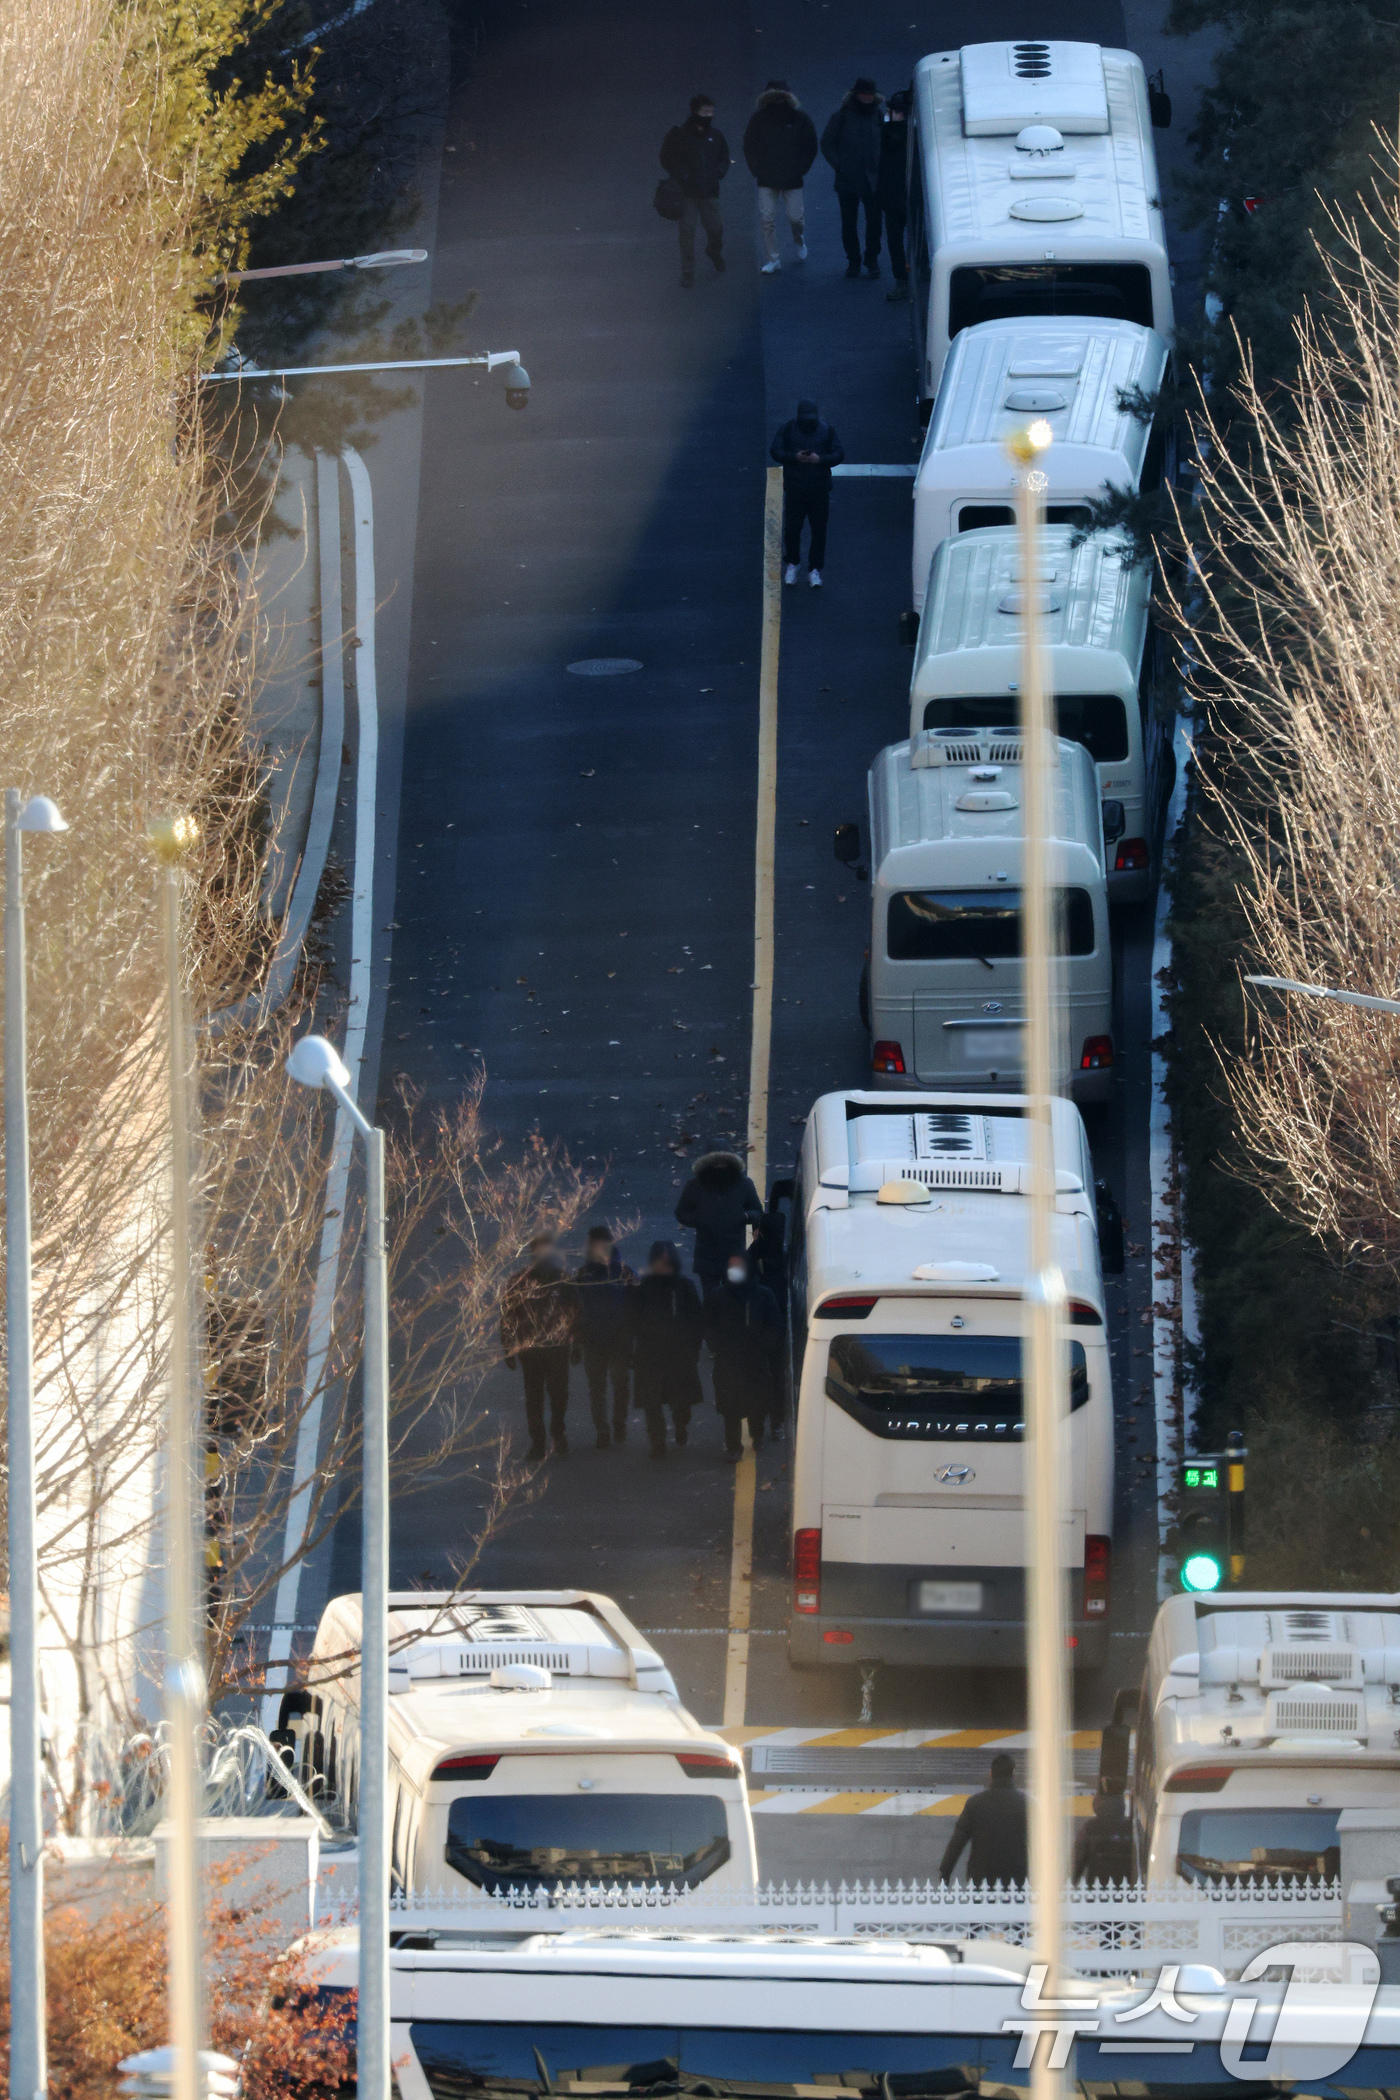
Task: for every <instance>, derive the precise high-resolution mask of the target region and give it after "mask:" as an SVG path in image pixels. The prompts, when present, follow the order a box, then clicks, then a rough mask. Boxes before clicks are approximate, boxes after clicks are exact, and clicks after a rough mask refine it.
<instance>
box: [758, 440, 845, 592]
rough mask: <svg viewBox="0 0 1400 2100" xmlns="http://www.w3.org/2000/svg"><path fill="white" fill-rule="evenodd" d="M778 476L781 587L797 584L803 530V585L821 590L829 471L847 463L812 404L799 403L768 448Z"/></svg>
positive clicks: (841, 449)
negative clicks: (805, 537) (806, 537)
mask: <svg viewBox="0 0 1400 2100" xmlns="http://www.w3.org/2000/svg"><path fill="white" fill-rule="evenodd" d="M769 455H770V457H771V458H772V459H773V460H774V461H775V462H776V463H777V465H778V466H780V467H781V468H782V470H783V562H784V568H783V582H784V583H796V581H797V572H798V570H799V569H800V568H801V566H802V527H803V525H804V523H805V524H807V525H809V526H810V528H811V537H810V540H809V543H808V549H807V581H808V583H809V585H810V586H811V588H812V589H813V590H819V589H820V588H821V580H822V570H823V569H824V568H825V567H826V521H827V514H828V512H829V510H830V508H831V470H832V468H833V467H839V466H840V464H841V462H842V460H843V459H844V458H845V457H846V454H845V449H844V447H843V446H842V443H841V440H840V438H839V437H837V435H836V432H835V431H834V430H833V429H832V427H831V425H830V423H823V421H822V420H821V417H820V415H819V414H818V413H817V404H816V402H815V401H799V402H798V404H797V414H796V415H795V416H794V417H793V419H792V421H791V422H790V423H784V425H783V427H782V429H781V430H780V431H779V432H778V434H777V436H776V437H775V438H774V440H773V442H772V444H771V446H770V447H769Z"/></svg>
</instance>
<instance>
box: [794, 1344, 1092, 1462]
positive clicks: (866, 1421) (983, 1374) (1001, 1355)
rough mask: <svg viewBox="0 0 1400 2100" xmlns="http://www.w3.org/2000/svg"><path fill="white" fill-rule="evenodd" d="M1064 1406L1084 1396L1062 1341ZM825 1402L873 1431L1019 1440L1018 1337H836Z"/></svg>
mask: <svg viewBox="0 0 1400 2100" xmlns="http://www.w3.org/2000/svg"><path fill="white" fill-rule="evenodd" d="M1066 1353H1067V1357H1068V1362H1069V1390H1070V1407H1071V1409H1074V1408H1079V1407H1083V1406H1084V1404H1085V1402H1086V1401H1087V1400H1088V1398H1089V1371H1088V1364H1087V1361H1086V1359H1085V1355H1084V1346H1083V1344H1082V1343H1081V1342H1070V1343H1068V1344H1067V1348H1066ZM826 1392H827V1398H828V1399H829V1400H834V1401H835V1402H836V1405H837V1406H838V1407H839V1408H841V1409H843V1410H844V1412H845V1413H846V1414H848V1415H851V1416H852V1417H853V1418H854V1419H855V1420H856V1421H857V1422H859V1423H860V1424H861V1426H862V1427H863V1428H865V1429H869V1430H870V1431H871V1432H872V1433H873V1434H874V1435H876V1436H883V1437H910V1438H913V1439H915V1440H922V1441H924V1442H927V1443H954V1444H966V1443H971V1444H1019V1443H1020V1441H1021V1438H1022V1435H1023V1433H1024V1429H1025V1423H1024V1420H1023V1416H1024V1412H1025V1410H1024V1402H1023V1394H1022V1386H1021V1339H1020V1336H1019V1335H1014V1334H838V1335H837V1336H836V1337H835V1339H834V1340H833V1342H832V1344H831V1352H830V1355H829V1356H828V1358H827V1376H826Z"/></svg>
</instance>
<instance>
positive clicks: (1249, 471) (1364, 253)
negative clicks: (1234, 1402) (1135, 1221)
mask: <svg viewBox="0 0 1400 2100" xmlns="http://www.w3.org/2000/svg"><path fill="white" fill-rule="evenodd" d="M1396 175H1397V164H1396V157H1395V154H1394V152H1393V151H1392V150H1391V149H1389V148H1386V149H1385V163H1384V166H1383V169H1382V174H1381V177H1380V179H1379V180H1378V182H1377V185H1376V191H1375V200H1374V202H1373V204H1372V205H1371V206H1370V208H1369V209H1368V210H1367V212H1366V213H1365V214H1364V215H1363V216H1362V217H1360V218H1358V219H1356V220H1349V219H1347V218H1345V217H1344V216H1343V215H1342V214H1341V213H1340V212H1339V211H1337V210H1334V211H1333V214H1332V220H1333V233H1334V235H1335V250H1336V256H1335V259H1333V260H1329V261H1328V262H1327V273H1328V279H1329V296H1328V299H1327V301H1326V303H1325V304H1324V305H1323V306H1322V307H1321V308H1320V310H1318V311H1316V312H1305V313H1304V314H1303V316H1302V317H1301V319H1300V320H1299V321H1298V323H1297V335H1298V346H1299V377H1298V383H1297V386H1296V388H1295V389H1294V390H1293V391H1292V392H1291V393H1290V394H1289V395H1288V397H1287V398H1286V399H1283V400H1280V399H1279V398H1278V397H1277V396H1274V397H1272V398H1271V399H1266V398H1265V394H1264V391H1263V389H1262V387H1261V386H1260V384H1259V383H1258V382H1257V381H1256V379H1255V376H1254V373H1253V370H1252V368H1251V366H1250V364H1249V360H1248V356H1247V353H1242V354H1244V357H1245V377H1244V380H1243V382H1242V384H1241V387H1240V390H1239V398H1238V402H1237V404H1236V406H1235V415H1234V421H1233V434H1232V446H1233V450H1232V449H1229V448H1227V447H1226V446H1225V445H1224V444H1223V443H1222V442H1220V440H1219V437H1218V433H1216V432H1214V431H1213V430H1208V431H1207V435H1208V436H1209V437H1210V438H1211V439H1212V444H1211V446H1210V449H1209V452H1208V455H1207V457H1206V461H1205V465H1204V468H1203V496H1204V503H1203V510H1202V521H1203V529H1204V535H1205V542H1204V547H1203V549H1202V552H1201V574H1200V576H1199V578H1198V581H1199V584H1200V588H1201V593H1202V606H1201V610H1200V613H1199V616H1198V617H1197V618H1196V619H1195V621H1194V623H1193V627H1192V632H1191V635H1190V638H1189V639H1190V646H1191V647H1192V649H1193V650H1194V652H1195V654H1196V657H1197V659H1198V665H1199V668H1198V670H1197V673H1196V678H1195V683H1196V687H1197V691H1198V695H1199V697H1200V699H1201V700H1202V702H1203V704H1204V705H1205V706H1206V707H1207V709H1208V710H1209V711H1210V715H1211V718H1212V719H1213V721H1214V724H1215V727H1216V732H1217V734H1216V735H1215V737H1214V738H1213V739H1212V740H1211V741H1210V742H1209V743H1207V744H1206V745H1205V746H1204V747H1203V751H1202V754H1201V764H1202V777H1203V784H1204V787H1205V790H1206V796H1207V801H1206V805H1205V806H1206V815H1207V821H1208V822H1210V823H1211V824H1213V825H1214V826H1215V827H1216V828H1217V829H1218V830H1219V831H1220V832H1221V833H1222V834H1223V836H1224V838H1225V839H1226V841H1227V842H1228V843H1229V845H1230V846H1231V848H1232V849H1233V850H1234V851H1236V852H1237V854H1238V855H1239V857H1240V861H1241V865H1242V867H1243V869H1244V879H1243V881H1242V883H1241V885H1240V889H1239V896H1240V902H1241V907H1242V909H1243V912H1244V915H1245V919H1246V922H1247V928H1248V934H1249V947H1250V949H1251V950H1252V953H1251V955H1250V961H1249V965H1248V967H1249V968H1250V969H1251V970H1253V971H1256V972H1258V973H1260V974H1265V975H1270V976H1277V977H1287V978H1292V979H1295V980H1298V981H1300V982H1303V983H1311V984H1322V985H1332V986H1337V987H1341V988H1345V989H1349V990H1353V991H1362V992H1373V993H1381V994H1383V995H1385V996H1390V997H1393V996H1395V995H1396V994H1397V992H1400V910H1397V894H1398V893H1400V305H1398V304H1397V284H1398V283H1400V277H1398V275H1397V273H1400V197H1397V191H1396ZM1242 424H1243V425H1244V426H1245V427H1247V430H1248V435H1249V443H1248V445H1247V446H1246V445H1244V444H1242V443H1241V442H1240V431H1241V425H1242ZM1397 1026H1400V1023H1397V1021H1396V1020H1395V1019H1386V1018H1383V1017H1380V1016H1377V1015H1373V1014H1367V1013H1365V1012H1363V1011H1360V1010H1357V1009H1354V1008H1347V1007H1342V1006H1337V1005H1333V1004H1329V1003H1327V1002H1324V1001H1320V1000H1305V999H1301V998H1298V997H1296V996H1294V997H1289V996H1280V997H1275V996H1274V995H1272V994H1265V995H1263V996H1262V997H1260V998H1259V999H1258V1000H1257V1002H1254V1003H1253V1008H1252V1025H1251V1031H1250V1037H1249V1040H1248V1043H1247V1046H1246V1051H1245V1054H1244V1056H1243V1057H1240V1056H1233V1055H1232V1056H1227V1055H1225V1054H1224V1053H1223V1051H1222V1053H1221V1067H1222V1071H1223V1074H1224V1083H1225V1087H1226V1089H1227V1091H1228V1096H1229V1100H1230V1103H1231V1106H1232V1108H1233V1111H1234V1115H1235V1118H1236V1121H1237V1126H1238V1129H1239V1133H1240V1136H1241V1140H1242V1143H1243V1145H1244V1148H1245V1152H1246V1155H1247V1158H1248V1162H1249V1172H1250V1174H1251V1175H1252V1177H1253V1178H1254V1179H1256V1180H1257V1183H1258V1185H1259V1187H1260V1188H1261V1190H1262V1191H1263V1193H1264V1194H1265V1196H1266V1197H1267V1199H1268V1200H1269V1202H1270V1203H1271V1204H1273V1205H1274V1206H1275V1207H1276V1208H1277V1209H1279V1210H1280V1211H1282V1212H1283V1213H1284V1214H1286V1215H1288V1216H1290V1217H1292V1218H1295V1219H1297V1220H1299V1221H1300V1222H1301V1223H1302V1224H1303V1225H1304V1226H1305V1227H1306V1228H1307V1229H1308V1230H1309V1231H1311V1232H1313V1233H1316V1234H1318V1235H1320V1236H1321V1237H1323V1238H1324V1239H1326V1240H1327V1241H1328V1242H1330V1243H1331V1244H1332V1246H1333V1247H1334V1248H1336V1249H1337V1250H1338V1252H1339V1253H1340V1254H1342V1255H1343V1256H1345V1257H1347V1258H1349V1259H1351V1260H1353V1261H1356V1262H1359V1263H1361V1264H1363V1265H1367V1264H1369V1265H1371V1266H1374V1267H1376V1268H1378V1269H1380V1270H1381V1271H1389V1272H1392V1273H1393V1272H1394V1270H1395V1268H1396V1266H1397V1264H1398V1263H1400V1068H1397V1061H1396V1051H1397V1045H1398V1044H1400V1037H1397Z"/></svg>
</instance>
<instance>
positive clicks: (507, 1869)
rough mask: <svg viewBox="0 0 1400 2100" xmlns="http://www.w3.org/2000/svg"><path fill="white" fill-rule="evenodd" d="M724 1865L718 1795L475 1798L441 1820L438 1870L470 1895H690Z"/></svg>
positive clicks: (724, 1826) (723, 1820) (725, 1836)
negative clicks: (605, 1889)
mask: <svg viewBox="0 0 1400 2100" xmlns="http://www.w3.org/2000/svg"><path fill="white" fill-rule="evenodd" d="M728 1858H729V1819H728V1816H727V1814H726V1811H725V1806H724V1803H723V1801H721V1800H720V1798H719V1796H718V1795H717V1794H589V1795H588V1796H586V1797H583V1796H577V1795H573V1794H474V1795H462V1796H461V1797H460V1798H459V1799H458V1800H456V1801H454V1802H453V1803H452V1806H451V1808H450V1809H449V1810H448V1815H447V1864H448V1866H449V1867H452V1868H454V1869H455V1871H456V1872H457V1873H458V1874H464V1875H465V1876H466V1878H467V1880H468V1881H474V1882H475V1883H476V1884H477V1886H478V1887H479V1888H484V1889H490V1890H493V1891H495V1890H500V1889H508V1888H537V1887H539V1886H540V1885H541V1883H545V1884H548V1885H550V1886H552V1885H553V1884H554V1883H555V1882H556V1881H665V1882H674V1883H679V1884H680V1885H682V1886H683V1887H685V1888H694V1887H695V1885H696V1883H697V1882H701V1881H704V1880H705V1878H706V1876H707V1875H710V1874H713V1873H715V1872H716V1870H717V1869H718V1868H720V1867H722V1866H723V1865H724V1864H725V1862H726V1860H727V1859H728Z"/></svg>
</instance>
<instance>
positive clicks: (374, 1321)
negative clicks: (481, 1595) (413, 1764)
mask: <svg viewBox="0 0 1400 2100" xmlns="http://www.w3.org/2000/svg"><path fill="white" fill-rule="evenodd" d="M287 1070H288V1072H289V1073H290V1074H291V1076H292V1078H293V1079H295V1080H296V1081H297V1082H298V1084H299V1085H301V1086H310V1087H325V1089H326V1091H327V1092H328V1093H330V1094H333V1095H334V1096H335V1098H336V1101H337V1102H338V1103H339V1105H340V1106H341V1108H343V1109H344V1111H345V1113H346V1115H347V1116H349V1118H350V1120H351V1122H352V1123H353V1124H354V1126H355V1128H356V1129H357V1130H358V1131H359V1133H360V1136H361V1137H362V1138H363V1139H364V1141H365V1180H366V1195H365V1328H364V1401H363V1407H364V1421H363V1431H362V1433H363V1436H364V1483H363V1500H364V1516H363V1533H362V1545H361V1555H360V1787H359V1819H358V1820H359V1855H360V1996H359V2013H358V2021H357V2027H356V2052H357V2064H358V2091H359V2093H360V2095H361V2100H389V1825H388V1819H387V1817H386V1815H385V1799H386V1795H387V1792H388V1787H387V1777H388V1766H389V1605H388V1596H389V1278H388V1261H387V1256H386V1252H385V1245H384V1133H383V1131H382V1130H377V1129H376V1128H375V1126H374V1125H373V1124H372V1123H371V1122H370V1121H369V1120H368V1118H367V1117H365V1116H363V1115H362V1114H361V1113H360V1110H359V1108H358V1107H357V1106H356V1103H355V1097H354V1095H353V1094H352V1093H351V1092H350V1074H349V1072H348V1071H347V1070H346V1067H345V1065H344V1064H343V1063H342V1061H341V1058H340V1054H339V1052H338V1051H337V1050H336V1048H335V1046H334V1044H332V1043H328V1042H327V1041H326V1038H325V1037H324V1036H321V1035H304V1036H303V1037H302V1039H301V1041H300V1042H299V1043H297V1044H295V1045H294V1047H293V1049H292V1053H291V1056H290V1057H289V1058H288V1059H287Z"/></svg>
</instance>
